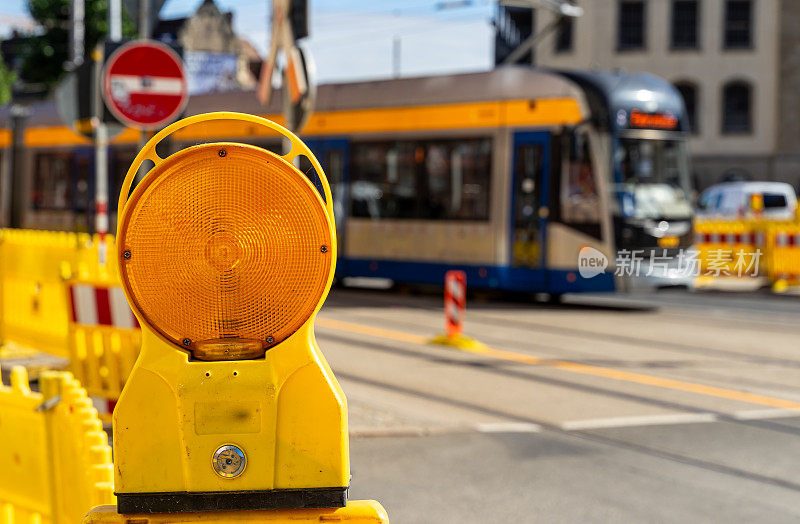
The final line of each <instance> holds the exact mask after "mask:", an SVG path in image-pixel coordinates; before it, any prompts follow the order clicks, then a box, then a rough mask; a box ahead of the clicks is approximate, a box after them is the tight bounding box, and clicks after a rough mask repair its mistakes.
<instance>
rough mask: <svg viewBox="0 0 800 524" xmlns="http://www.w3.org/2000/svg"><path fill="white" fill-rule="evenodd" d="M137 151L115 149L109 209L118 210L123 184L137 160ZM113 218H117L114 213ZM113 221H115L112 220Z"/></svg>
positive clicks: (112, 162)
mask: <svg viewBox="0 0 800 524" xmlns="http://www.w3.org/2000/svg"><path fill="white" fill-rule="evenodd" d="M136 153H137V151H136V150H135V149H131V148H122V147H117V148H114V150H113V153H112V155H113V156H112V161H111V176H110V177H109V179H110V181H111V184H110V186H111V191H110V193H109V202H108V205H109V209H110V210H112V211H113V210H115V209H117V199H118V198H119V193H120V191H122V182H123V181H124V180H125V175H127V174H128V169H129V168H130V167H131V164H133V159H134V158H136ZM111 216H112V218H115V217H114V216H113V213H112V215H111ZM112 221H113V220H112Z"/></svg>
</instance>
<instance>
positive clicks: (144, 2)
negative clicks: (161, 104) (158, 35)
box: [135, 0, 150, 182]
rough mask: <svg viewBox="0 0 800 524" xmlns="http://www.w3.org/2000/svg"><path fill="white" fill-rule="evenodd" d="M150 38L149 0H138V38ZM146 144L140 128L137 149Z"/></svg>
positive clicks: (141, 170)
mask: <svg viewBox="0 0 800 524" xmlns="http://www.w3.org/2000/svg"><path fill="white" fill-rule="evenodd" d="M149 38H150V0H139V39H140V40H147V39H149ZM145 144H147V131H145V130H144V129H142V130H141V131H139V142H138V144H137V145H138V147H139V151H141V150H142V149H144V146H145ZM146 172H147V171H146V168H144V167H140V168H139V173H138V174H137V175H136V180H135V182H138V181H139V180H141V179H142V177H143V176H144V175H145V173H146Z"/></svg>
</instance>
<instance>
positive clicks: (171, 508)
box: [84, 113, 388, 524]
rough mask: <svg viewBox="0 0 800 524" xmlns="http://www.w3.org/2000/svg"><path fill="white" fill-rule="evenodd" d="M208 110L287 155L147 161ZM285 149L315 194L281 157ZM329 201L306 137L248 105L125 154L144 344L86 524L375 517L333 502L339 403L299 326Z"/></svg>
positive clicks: (203, 152) (127, 246)
mask: <svg viewBox="0 0 800 524" xmlns="http://www.w3.org/2000/svg"><path fill="white" fill-rule="evenodd" d="M220 120H228V121H236V122H238V123H243V124H247V125H249V126H251V127H253V128H267V129H269V130H271V131H274V132H278V133H280V134H282V135H283V136H284V137H286V138H287V139H288V140H289V141H290V142H291V146H292V147H291V151H290V152H289V153H288V154H286V155H284V156H278V155H276V154H274V153H271V152H269V151H266V150H264V149H261V148H257V147H253V146H248V145H243V144H234V143H209V144H202V145H197V146H194V147H190V148H187V149H184V150H182V151H179V152H178V153H175V154H173V155H171V156H170V157H168V158H166V159H162V158H160V157H159V156H158V154H157V152H156V148H155V146H156V144H158V143H159V142H160V141H161V140H163V139H164V138H166V137H167V136H169V135H170V134H172V133H173V132H175V131H178V130H180V129H183V128H186V127H187V126H190V125H192V124H201V123H204V122H211V121H220ZM300 155H304V156H306V157H307V158H308V160H310V162H311V164H312V165H313V166H314V168H315V170H316V172H317V175H318V177H319V182H320V185H321V188H322V191H321V194H320V193H318V192H317V190H316V189H315V187H314V185H313V184H312V183H311V182H310V181H309V179H308V178H306V176H305V175H304V174H303V173H301V172H300V171H299V170H298V169H297V168H295V167H294V166H293V165H292V162H293V161H294V160H295V158H297V157H298V156H300ZM146 159H149V160H151V161H152V162H153V163H154V164H155V166H154V167H153V168H152V169H151V170H150V171H149V172H148V173H147V175H146V176H145V177H144V178H143V179H142V181H141V182H140V183H139V184H138V185H137V186H136V187H135V188H134V189H133V192H132V193H130V198H129V197H128V195H129V190H130V188H131V185H132V183H133V178H134V176H135V175H136V173H137V172H138V170H139V167H140V165H141V164H142V162H143V161H144V160H146ZM332 203H333V199H332V198H331V192H330V187H329V185H328V182H327V179H326V178H325V175H324V173H323V171H322V168H321V167H320V165H319V163H318V161H317V160H316V158H315V157H314V155H313V154H312V153H311V151H310V150H309V149H308V147H307V146H306V145H305V144H304V143H303V142H302V141H300V140H299V139H298V138H297V137H296V136H295V135H293V134H292V133H291V132H289V131H287V130H286V129H284V128H282V127H280V126H278V125H277V124H275V123H273V122H270V121H268V120H265V119H263V118H259V117H255V116H251V115H242V114H237V113H211V114H208V115H200V116H196V117H190V118H187V119H185V120H182V121H180V122H176V123H175V124H172V125H171V126H169V127H167V128H166V129H164V130H163V131H161V132H159V133H158V134H156V135H155V136H154V137H153V138H152V139H151V140H150V141H149V142H148V144H147V145H146V146H145V148H144V149H143V150H142V151H141V152H140V153H139V155H138V156H137V157H136V159H135V160H134V163H133V165H132V166H131V168H130V170H129V171H128V175H127V177H126V179H125V182H124V183H123V187H122V192H121V195H120V204H119V207H118V210H119V220H118V235H117V242H118V244H117V257H116V259H117V262H118V264H119V271H120V276H121V280H122V284H123V288H124V289H125V294H126V296H127V298H128V301H129V302H130V304H131V307H132V309H133V311H134V312H135V314H136V316H137V318H138V320H139V323H140V324H141V326H142V347H141V352H140V356H139V359H138V360H137V361H136V364H135V366H134V369H133V371H132V373H131V375H130V378H129V380H128V382H127V383H126V385H125V388H124V390H123V392H122V395H121V396H120V399H119V402H118V404H117V406H116V409H115V411H114V415H113V424H114V450H115V464H114V466H115V467H114V469H115V488H116V494H117V500H118V505H117V506H106V507H99V508H96V509H95V510H94V511H93V512H92V513H90V514H89V515H88V516H87V518H86V519H85V521H84V522H91V523H93V524H100V523H129V522H137V523H140V522H141V523H142V524H145V523H162V522H163V523H166V522H170V523H180V522H198V521H200V522H202V521H209V522H220V523H221V522H281V521H292V522H319V521H327V520H336V521H349V522H376V523H377V522H388V518H387V516H386V513H385V511H384V510H383V508H382V507H381V506H380V504H378V503H377V502H374V501H350V502H348V501H347V489H348V485H349V480H350V464H349V450H348V432H347V409H346V400H345V397H344V393H343V392H342V390H341V388H340V387H339V385H338V383H337V381H336V378H335V377H334V375H333V373H332V371H331V369H330V367H329V366H328V364H327V362H326V361H325V358H324V357H323V355H322V353H321V352H320V350H319V347H318V346H317V343H316V340H315V337H314V331H313V326H314V319H315V317H316V314H317V312H318V311H319V309H320V307H321V306H322V304H323V302H324V300H325V297H326V296H327V293H328V291H329V290H330V286H331V283H332V280H333V275H334V268H335V260H336V235H335V225H334V215H333V206H332ZM220 510H226V511H225V512H224V513H219V511H220ZM170 513H172V515H169V514H170ZM175 513H179V514H175Z"/></svg>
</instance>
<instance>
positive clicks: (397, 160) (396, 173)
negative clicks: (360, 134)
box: [350, 139, 491, 220]
mask: <svg viewBox="0 0 800 524" xmlns="http://www.w3.org/2000/svg"><path fill="white" fill-rule="evenodd" d="M490 171H491V141H490V140H489V139H467V140H431V141H425V142H423V141H397V142H377V143H359V144H354V145H353V155H352V169H351V184H350V199H351V202H352V204H351V205H352V214H353V216H355V217H369V218H378V217H380V218H408V219H422V220H436V219H443V220H488V218H489V182H490V178H491V177H490Z"/></svg>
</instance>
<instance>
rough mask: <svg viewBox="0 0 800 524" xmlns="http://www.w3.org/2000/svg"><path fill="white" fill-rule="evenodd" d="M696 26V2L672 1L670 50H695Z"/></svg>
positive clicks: (690, 0)
mask: <svg viewBox="0 0 800 524" xmlns="http://www.w3.org/2000/svg"><path fill="white" fill-rule="evenodd" d="M697 25H698V23H697V1H696V0H673V2H672V48H673V49H696V48H697V47H698V46H697Z"/></svg>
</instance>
